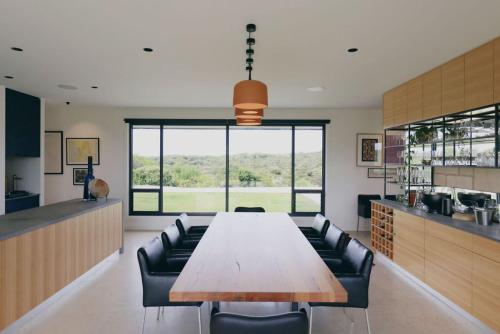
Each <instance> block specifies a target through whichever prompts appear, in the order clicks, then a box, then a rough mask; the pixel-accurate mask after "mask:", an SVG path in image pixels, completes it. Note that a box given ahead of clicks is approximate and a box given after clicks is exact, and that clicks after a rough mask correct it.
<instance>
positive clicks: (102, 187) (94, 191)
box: [89, 179, 109, 200]
mask: <svg viewBox="0 0 500 334" xmlns="http://www.w3.org/2000/svg"><path fill="white" fill-rule="evenodd" d="M89 190H90V194H91V195H92V196H93V197H94V198H96V199H98V198H105V199H106V200H107V199H108V195H109V186H108V184H107V183H106V181H104V180H103V179H93V180H92V181H90V183H89Z"/></svg>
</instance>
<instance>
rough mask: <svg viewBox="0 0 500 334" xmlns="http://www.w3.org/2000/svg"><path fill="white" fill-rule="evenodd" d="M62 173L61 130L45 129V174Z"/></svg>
mask: <svg viewBox="0 0 500 334" xmlns="http://www.w3.org/2000/svg"><path fill="white" fill-rule="evenodd" d="M63 173H64V169H63V132H62V131H45V174H63Z"/></svg>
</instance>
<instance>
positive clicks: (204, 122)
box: [124, 118, 330, 217]
mask: <svg viewBox="0 0 500 334" xmlns="http://www.w3.org/2000/svg"><path fill="white" fill-rule="evenodd" d="M124 121H125V123H127V124H128V125H129V143H128V145H129V156H128V160H129V173H128V174H129V175H128V178H129V182H128V191H129V205H128V206H129V208H128V213H129V215H130V216H177V215H180V214H181V213H182V212H163V193H162V191H161V189H163V151H164V145H163V138H164V135H163V131H165V126H166V125H171V126H193V127H196V126H200V127H202V126H224V127H225V129H224V130H225V132H226V153H225V154H226V158H225V162H226V164H225V165H226V170H225V176H226V184H225V210H226V212H227V211H228V210H229V173H230V170H229V145H230V136H229V133H230V129H231V127H232V126H236V121H235V120H233V119H144V118H139V119H130V118H127V119H124ZM329 123H330V120H263V122H262V126H264V127H265V126H290V128H291V131H292V143H291V145H292V159H291V160H292V162H291V164H292V166H291V167H292V169H291V203H290V209H291V210H290V212H289V214H290V215H291V216H298V217H301V216H314V215H316V214H317V213H318V212H300V211H296V199H295V198H296V195H297V194H300V193H318V194H321V212H320V213H321V214H325V179H326V171H325V167H326V150H325V148H326V124H329ZM140 125H143V126H148V125H151V126H160V187H159V189H134V188H133V140H134V136H133V132H134V131H133V130H134V126H140ZM303 126H304V127H306V126H318V127H321V131H322V164H321V165H322V171H321V172H322V185H321V189H317V190H316V189H295V129H296V127H299V128H300V127H303ZM141 192H142V193H158V211H137V210H133V206H134V200H133V196H134V193H141ZM187 213H188V214H189V215H192V216H214V215H215V214H216V212H187Z"/></svg>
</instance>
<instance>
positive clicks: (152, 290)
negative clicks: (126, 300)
mask: <svg viewBox="0 0 500 334" xmlns="http://www.w3.org/2000/svg"><path fill="white" fill-rule="evenodd" d="M177 277H178V274H177V273H161V272H153V273H146V274H145V275H144V276H143V279H142V281H143V282H142V284H143V298H142V304H143V306H144V307H157V306H166V305H167V304H168V295H169V292H170V289H171V288H172V285H174V283H175V280H176V279H177Z"/></svg>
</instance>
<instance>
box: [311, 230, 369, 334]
mask: <svg viewBox="0 0 500 334" xmlns="http://www.w3.org/2000/svg"><path fill="white" fill-rule="evenodd" d="M324 260H325V262H326V264H327V265H328V267H329V268H330V270H331V271H332V272H333V273H334V274H335V277H336V278H337V279H338V280H339V281H340V283H341V284H342V285H343V286H344V288H345V289H346V290H347V294H348V298H347V303H309V305H310V306H311V314H310V320H311V323H312V310H313V308H314V307H343V308H346V307H349V308H362V309H364V310H365V317H366V327H367V330H368V333H369V334H370V333H371V330H370V321H369V319H368V290H369V287H370V276H371V271H372V265H373V253H372V251H371V250H370V249H368V248H367V247H365V246H364V245H363V244H362V243H361V242H359V241H358V240H355V239H354V240H351V241H350V242H349V244H348V245H347V248H346V250H345V252H344V254H343V255H342V258H341V259H340V260H339V259H324ZM344 311H345V310H344ZM346 315H347V314H346ZM350 321H351V332H352V329H353V326H354V321H353V320H352V319H350Z"/></svg>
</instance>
